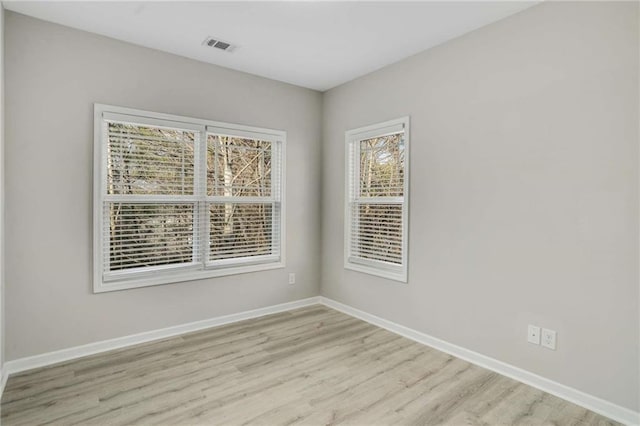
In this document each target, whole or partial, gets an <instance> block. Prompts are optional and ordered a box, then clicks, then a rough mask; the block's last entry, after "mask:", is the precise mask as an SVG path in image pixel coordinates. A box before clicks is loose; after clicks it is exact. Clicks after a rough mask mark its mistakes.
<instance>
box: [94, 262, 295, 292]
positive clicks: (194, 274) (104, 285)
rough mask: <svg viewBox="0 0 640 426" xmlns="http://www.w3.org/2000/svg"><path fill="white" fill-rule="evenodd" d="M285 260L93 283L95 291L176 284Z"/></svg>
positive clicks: (263, 267) (97, 279)
mask: <svg viewBox="0 0 640 426" xmlns="http://www.w3.org/2000/svg"><path fill="white" fill-rule="evenodd" d="M284 267H285V265H284V262H281V261H279V262H270V263H261V264H254V265H240V266H229V267H226V268H218V269H199V270H188V271H185V270H182V271H175V272H166V271H163V272H162V273H157V274H150V275H147V276H144V277H136V278H123V279H121V280H113V281H103V279H102V277H101V276H98V277H95V279H94V284H93V292H94V293H105V292H109V291H118V290H128V289H132V288H140V287H150V286H155V285H163V284H176V283H181V282H185V281H195V280H202V279H207V278H216V277H224V276H228V275H238V274H246V273H250V272H259V271H267V270H271V269H280V268H284Z"/></svg>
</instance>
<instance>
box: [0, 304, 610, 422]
mask: <svg viewBox="0 0 640 426" xmlns="http://www.w3.org/2000/svg"><path fill="white" fill-rule="evenodd" d="M2 423H3V424H4V425H18V424H21V425H36V424H44V423H53V424H63V425H68V424H82V425H89V424H104V425H117V424H166V425H182V424H189V425H191V424H216V425H222V424H228V425H241V424H263V425H294V424H301V425H302V424H304V425H333V424H353V425H355V424H358V425H391V424H394V425H395V424H416V425H418V424H419V425H427V424H450V425H481V424H490V425H494V424H496V425H497V424H500V425H507V424H509V425H511V424H549V425H551V424H556V425H583V424H584V425H596V424H597V425H606V424H615V423H614V422H611V421H609V420H608V419H606V418H604V417H601V416H599V415H597V414H594V413H592V412H590V411H587V410H585V409H583V408H580V407H578V406H576V405H573V404H571V403H568V402H566V401H563V400H561V399H559V398H556V397H554V396H551V395H549V394H546V393H544V392H541V391H539V390H536V389H534V388H532V387H529V386H527V385H524V384H521V383H518V382H516V381H514V380H511V379H508V378H506V377H503V376H500V375H499V374H496V373H492V372H490V371H487V370H484V369H482V368H479V367H476V366H474V365H471V364H469V363H467V362H465V361H462V360H459V359H457V358H454V357H452V356H449V355H446V354H444V353H442V352H439V351H437V350H434V349H430V348H428V347H425V346H422V345H420V344H418V343H415V342H413V341H410V340H407V339H405V338H403V337H400V336H397V335H395V334H393V333H390V332H388V331H386V330H382V329H380V328H378V327H375V326H372V325H370V324H368V323H365V322H363V321H360V320H357V319H354V318H352V317H349V316H347V315H344V314H342V313H339V312H336V311H334V310H332V309H329V308H326V307H322V306H313V307H309V308H304V309H299V310H295V311H290V312H285V313H281V314H275V315H270V316H266V317H262V318H258V319H254V320H249V321H244V322H240V323H236V324H231V325H227V326H223V327H218V328H213V329H209V330H205V331H201V332H197V333H191V334H186V335H183V336H179V337H175V338H171V339H166V340H162V341H157V342H153V343H149V344H144V345H139V346H136V347H132V348H128V349H122V350H117V351H112V352H109V353H105V354H100V355H95V356H90V357H86V358H82V359H78V360H75V361H69V362H66V363H62V364H58V365H55V366H51V367H46V368H40V369H37V370H32V371H29V372H25V373H22V374H19V375H15V376H11V377H10V378H9V381H8V383H7V387H6V390H5V392H4V395H3V397H2Z"/></svg>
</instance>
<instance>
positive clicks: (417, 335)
mask: <svg viewBox="0 0 640 426" xmlns="http://www.w3.org/2000/svg"><path fill="white" fill-rule="evenodd" d="M320 303H322V304H323V305H326V306H328V307H330V308H333V309H335V310H337V311H340V312H343V313H345V314H347V315H351V316H353V317H356V318H359V319H361V320H363V321H366V322H368V323H371V324H373V325H377V326H378V327H380V328H384V329H386V330H389V331H391V332H393V333H396V334H399V335H401V336H404V337H406V338H408V339H411V340H414V341H416V342H418V343H422V344H423V345H427V346H430V347H432V348H435V349H438V350H440V351H442V352H446V353H448V354H450V355H453V356H455V357H457V358H460V359H463V360H465V361H468V362H470V363H472V364H475V365H478V366H480V367H483V368H486V369H487V370H491V371H495V372H496V373H499V374H502V375H503V376H507V377H510V378H512V379H514V380H517V381H519V382H522V383H526V384H527V385H529V386H533V387H534V388H537V389H540V390H542V391H545V392H547V393H550V394H552V395H555V396H557V397H559V398H562V399H565V400H567V401H569V402H572V403H574V404H577V405H580V406H582V407H584V408H587V409H589V410H591V411H594V412H596V413H598V414H602V415H603V416H606V417H609V418H610V419H613V420H616V421H618V422H621V423H624V424H627V425H639V424H640V413H638V412H635V411H632V410H630V409H628V408H624V407H621V406H619V405H616V404H614V403H612V402H609V401H605V400H603V399H601V398H598V397H595V396H593V395H589V394H587V393H584V392H582V391H579V390H577V389H574V388H571V387H569V386H565V385H563V384H560V383H557V382H554V381H553V380H549V379H546V378H544V377H542V376H539V375H537V374H534V373H531V372H529V371H526V370H523V369H521V368H518V367H515V366H513V365H510V364H507V363H505V362H502V361H498V360H497V359H494V358H490V357H488V356H486V355H482V354H480V353H477V352H474V351H472V350H469V349H465V348H463V347H460V346H457V345H454V344H452V343H449V342H446V341H444V340H440V339H438V338H436V337H433V336H429V335H428V334H425V333H421V332H419V331H416V330H413V329H411V328H408V327H405V326H403V325H400V324H396V323H394V322H391V321H388V320H386V319H384V318H380V317H377V316H375V315H371V314H369V313H367V312H364V311H361V310H359V309H356V308H354V307H351V306H349V305H345V304H344V303H340V302H336V301H335V300H332V299H329V298H327V297H323V296H321V297H320Z"/></svg>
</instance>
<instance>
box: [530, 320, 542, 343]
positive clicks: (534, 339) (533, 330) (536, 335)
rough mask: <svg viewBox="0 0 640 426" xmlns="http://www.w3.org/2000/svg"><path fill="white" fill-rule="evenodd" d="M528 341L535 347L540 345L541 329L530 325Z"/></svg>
mask: <svg viewBox="0 0 640 426" xmlns="http://www.w3.org/2000/svg"><path fill="white" fill-rule="evenodd" d="M527 341H528V342H529V343H533V344H534V345H539V344H540V327H538V326H535V325H529V328H528V330H527Z"/></svg>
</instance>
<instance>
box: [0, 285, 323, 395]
mask: <svg viewBox="0 0 640 426" xmlns="http://www.w3.org/2000/svg"><path fill="white" fill-rule="evenodd" d="M319 303H320V297H319V296H315V297H309V298H307V299H301V300H296V301H293V302H287V303H281V304H279V305H273V306H267V307H264V308H258V309H253V310H250V311H244V312H239V313H236V314H230V315H224V316H221V317H215V318H210V319H206V320H202V321H195V322H190V323H187V324H181V325H176V326H172V327H167V328H162V329H158V330H152V331H145V332H143V333H138V334H132V335H130V336H124V337H117V338H115V339H109V340H102V341H99V342H94V343H88V344H86V345H82V346H75V347H72V348H67V349H61V350H59V351H54V352H47V353H44V354H40V355H34V356H30V357H25V358H19V359H15V360H12V361H8V362H6V363H5V364H4V368H3V373H4V375H3V376H2V377H3V384H4V383H5V382H6V380H7V379H6V378H7V377H8V376H9V375H10V374H15V373H20V372H22V371H26V370H31V369H33V368H38V367H44V366H47V365H52V364H57V363H59V362H63V361H69V360H72V359H76V358H81V357H84V356H88V355H94V354H97V353H101V352H106V351H111V350H114V349H120V348H124V347H127V346H132V345H137V344H140V343H146V342H151V341H154V340H159V339H165V338H167V337H173V336H177V335H180V334H184V333H190V332H193V331H199V330H203V329H206V328H212V327H218V326H221V325H225V324H230V323H234V322H238V321H244V320H247V319H251V318H257V317H261V316H264V315H269V314H276V313H279V312H285V311H290V310H292V309H297V308H303V307H305V306H310V305H317V304H319Z"/></svg>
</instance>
